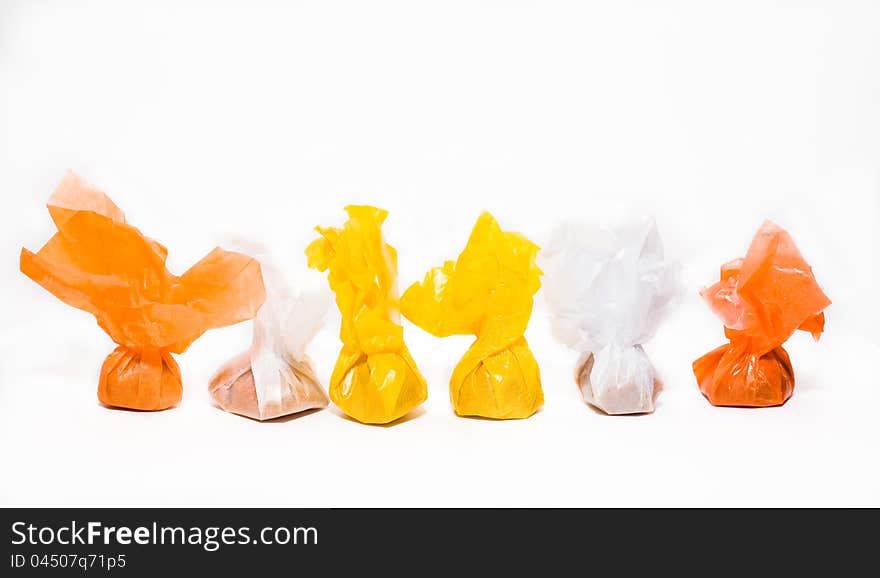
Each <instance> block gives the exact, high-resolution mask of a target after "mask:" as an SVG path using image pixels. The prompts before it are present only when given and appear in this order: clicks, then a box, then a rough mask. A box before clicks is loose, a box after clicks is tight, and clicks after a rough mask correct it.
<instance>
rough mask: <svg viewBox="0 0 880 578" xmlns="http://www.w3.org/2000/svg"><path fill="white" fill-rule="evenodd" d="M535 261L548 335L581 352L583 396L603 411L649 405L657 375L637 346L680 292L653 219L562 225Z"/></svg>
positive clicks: (644, 408)
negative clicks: (602, 224)
mask: <svg viewBox="0 0 880 578" xmlns="http://www.w3.org/2000/svg"><path fill="white" fill-rule="evenodd" d="M539 263H540V265H541V268H542V269H543V270H544V297H545V299H546V301H547V306H548V308H549V311H550V320H551V323H552V326H553V333H554V335H555V336H556V338H557V339H559V340H560V341H561V342H563V343H565V344H566V345H568V346H569V347H571V348H572V349H574V350H576V351H578V352H580V353H581V358H580V360H579V361H578V367H577V370H576V375H575V377H576V379H577V383H578V386H579V387H580V390H581V394H582V395H583V397H584V400H585V401H586V402H587V403H589V404H591V405H593V406H595V407H597V408H599V409H601V410H602V411H604V412H605V413H608V414H632V413H648V412H652V411H654V400H655V393H656V392H655V381H656V379H655V374H654V368H653V366H652V364H651V361H650V360H649V359H648V357H647V355H645V351H644V350H643V349H642V344H644V343H646V342H647V341H648V340H649V339H651V337H652V336H653V335H654V332H655V331H656V330H657V327H658V325H659V324H660V322H661V320H662V319H663V316H664V314H665V313H666V312H667V310H668V309H669V306H670V304H671V303H672V302H673V301H674V300H675V298H676V297H677V296H678V294H679V292H680V285H679V270H678V267H677V266H676V265H673V264H670V263H668V262H667V261H666V260H665V259H664V257H663V245H662V243H661V242H660V236H659V235H658V233H657V226H656V225H655V224H654V222H653V221H651V220H639V221H630V222H625V223H621V224H619V225H618V226H616V227H613V228H605V227H600V226H597V225H594V224H588V223H583V224H576V223H567V224H565V225H563V226H561V227H559V228H557V229H556V230H555V231H554V233H553V236H552V240H551V242H550V243H549V244H548V246H547V247H546V248H545V249H543V250H542V251H541V254H540V255H539Z"/></svg>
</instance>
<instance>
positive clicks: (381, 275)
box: [306, 205, 428, 424]
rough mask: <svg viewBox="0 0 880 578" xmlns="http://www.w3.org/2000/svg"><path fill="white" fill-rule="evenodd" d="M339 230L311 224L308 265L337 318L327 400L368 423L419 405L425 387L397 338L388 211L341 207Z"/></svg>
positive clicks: (391, 418) (394, 258)
mask: <svg viewBox="0 0 880 578" xmlns="http://www.w3.org/2000/svg"><path fill="white" fill-rule="evenodd" d="M345 210H346V212H347V213H348V217H349V218H348V220H347V221H346V222H345V223H344V224H343V226H342V227H339V228H337V227H317V231H318V233H320V235H321V236H320V238H318V239H316V240H315V241H313V242H312V243H311V244H310V245H309V246H308V248H307V249H306V254H307V255H308V258H309V266H310V267H312V268H314V269H317V270H319V271H327V272H328V275H327V280H328V282H329V284H330V288H331V289H332V290H333V292H334V293H335V294H336V305H337V306H338V307H339V312H340V313H341V315H342V325H341V327H340V330H339V337H340V339H341V340H342V351H340V353H339V358H338V359H337V361H336V366H335V367H334V369H333V374H332V375H331V376H330V399H331V400H332V401H333V403H335V404H336V405H337V406H338V407H339V408H340V409H341V410H342V411H343V412H345V413H346V414H347V415H349V416H351V417H352V418H354V419H356V420H358V421H360V422H362V423H369V424H385V423H390V422H393V421H395V420H398V419H400V418H402V417H403V416H405V415H406V414H408V413H409V412H410V411H412V410H413V409H415V408H416V407H418V406H419V405H421V403H422V402H423V401H425V400H426V399H427V397H428V387H427V384H426V383H425V378H424V377H423V376H422V374H421V372H420V371H419V369H418V367H417V366H416V363H415V361H414V360H413V358H412V356H411V355H410V353H409V349H407V347H406V344H405V343H404V341H403V326H401V325H400V323H399V317H400V314H399V309H398V307H399V303H398V294H397V251H396V250H395V249H394V247H392V246H391V245H389V244H388V243H386V242H385V240H384V238H383V236H382V223H383V222H384V221H385V219H386V218H387V216H388V212H387V211H385V210H383V209H378V208H376V207H370V206H366V205H351V206H348V207H346V208H345Z"/></svg>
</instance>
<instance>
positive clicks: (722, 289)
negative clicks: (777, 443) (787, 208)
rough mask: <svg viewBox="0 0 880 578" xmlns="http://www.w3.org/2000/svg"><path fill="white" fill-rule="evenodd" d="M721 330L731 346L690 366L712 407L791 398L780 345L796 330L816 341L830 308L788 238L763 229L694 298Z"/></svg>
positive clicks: (767, 225) (774, 228) (770, 226)
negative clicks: (701, 301)
mask: <svg viewBox="0 0 880 578" xmlns="http://www.w3.org/2000/svg"><path fill="white" fill-rule="evenodd" d="M701 295H702V296H703V298H704V299H705V300H706V301H707V302H708V304H709V307H711V308H712V310H713V311H714V312H715V314H716V315H718V316H719V317H720V318H721V320H722V321H723V322H724V334H725V335H726V336H727V338H728V339H729V340H730V343H728V344H727V345H723V346H721V347H719V348H718V349H716V350H714V351H711V352H709V353H707V354H706V355H704V356H703V357H701V358H699V359H697V360H696V361H695V362H694V375H696V377H697V382H698V383H699V385H700V390H701V391H702V392H703V395H705V396H706V397H707V398H708V399H709V401H710V402H711V403H712V405H732V406H751V407H766V406H773V405H781V404H783V403H785V401H786V400H787V399H788V398H789V397H791V394H792V391H793V390H794V371H793V370H792V367H791V361H790V360H789V357H788V353H787V352H786V351H785V349H783V348H782V344H783V343H785V341H786V340H787V339H788V338H789V337H791V335H792V334H793V333H794V332H795V331H796V330H798V329H800V330H802V331H808V332H810V333H812V334H813V338H814V339H816V340H817V341H818V339H819V336H820V335H821V334H822V331H823V330H824V328H825V314H824V313H823V312H822V311H823V310H824V309H825V308H826V307H828V306H829V305H830V304H831V301H830V300H829V299H828V297H827V296H826V295H825V294H824V293H823V292H822V289H821V288H819V284H818V283H816V279H815V277H813V272H812V269H811V268H810V266H809V265H808V264H807V262H806V261H805V260H804V258H803V257H802V256H801V254H800V252H799V251H798V249H797V247H796V246H795V244H794V241H792V239H791V237H790V236H789V234H788V233H787V232H785V230H783V229H782V228H781V227H779V226H778V225H776V224H775V223H772V222H770V221H765V222H764V224H763V225H762V226H761V229H760V230H759V231H758V233H757V235H755V238H754V239H753V240H752V244H751V246H750V247H749V250H748V253H746V256H745V258H744V259H737V260H736V261H731V262H730V263H727V264H726V265H724V266H723V267H721V280H720V281H719V282H718V283H715V284H714V285H712V286H711V287H707V288H706V289H704V290H703V291H701Z"/></svg>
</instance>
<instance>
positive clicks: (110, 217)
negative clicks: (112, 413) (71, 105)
mask: <svg viewBox="0 0 880 578" xmlns="http://www.w3.org/2000/svg"><path fill="white" fill-rule="evenodd" d="M47 206H48V209H49V214H50V215H51V217H52V220H53V221H54V222H55V226H56V227H57V229H58V232H57V233H56V234H55V235H54V236H52V238H51V239H49V242H47V243H46V244H45V245H44V246H43V248H42V249H40V250H39V251H38V252H37V253H32V252H30V251H28V250H27V249H22V251H21V271H22V273H24V274H25V275H27V276H28V277H30V278H31V279H33V280H34V281H35V282H37V283H39V284H40V285H42V286H43V288H45V289H46V290H47V291H49V292H51V293H52V294H54V295H55V296H56V297H58V298H59V299H61V300H62V301H64V302H65V303H67V304H68V305H71V306H73V307H76V308H78V309H82V310H84V311H88V312H89V313H91V314H93V315H94V316H95V317H96V318H97V320H98V325H99V326H100V327H101V328H102V329H103V330H104V331H106V332H107V334H108V335H109V336H110V338H111V339H113V341H115V342H116V343H117V344H119V347H117V348H116V349H115V350H114V351H113V353H111V354H110V355H109V356H108V357H107V359H106V360H105V361H104V365H103V366H102V367H101V376H100V381H99V384H98V399H99V400H100V401H101V403H103V404H105V405H108V406H114V407H122V408H128V409H137V410H161V409H167V408H170V407H173V406H175V405H177V403H178V402H180V399H181V396H182V385H181V377H180V368H179V367H178V366H177V363H176V362H175V361H174V358H173V357H172V356H171V354H172V353H183V352H184V351H186V349H187V348H188V347H189V345H190V344H191V343H192V342H193V341H194V340H195V339H197V338H198V337H199V336H200V335H201V334H202V333H204V332H205V331H206V330H208V329H211V328H214V327H222V326H224V325H230V324H233V323H238V322H239V321H244V320H246V319H249V318H251V317H253V316H254V315H255V314H256V311H257V309H258V308H259V306H260V304H261V303H262V301H263V298H264V290H263V282H262V279H261V276H260V266H259V264H258V263H257V262H256V261H255V260H253V259H252V258H250V257H248V256H246V255H242V254H240V253H231V252H227V251H224V250H222V249H219V248H217V249H214V250H213V251H211V252H210V253H209V254H208V255H207V256H206V257H205V258H203V259H202V260H201V261H199V262H198V263H196V264H195V265H194V266H193V267H192V268H190V269H189V270H188V271H187V272H186V273H184V274H183V275H182V276H180V277H178V276H176V275H172V274H171V273H170V272H169V271H168V269H167V268H166V267H165V257H166V255H167V250H166V249H165V247H163V246H162V245H160V244H159V243H157V242H156V241H153V240H152V239H149V238H147V237H145V236H144V235H142V234H141V232H140V231H138V230H137V229H135V228H134V227H132V226H130V225H127V224H126V223H125V215H124V214H123V213H122V211H121V210H120V209H119V207H117V206H116V205H115V204H113V202H112V201H111V200H110V199H109V198H108V197H107V196H106V195H105V194H104V193H102V192H101V191H98V190H96V189H94V188H93V187H91V186H90V185H88V184H86V183H85V182H83V181H82V180H81V179H80V178H79V177H77V176H76V175H74V174H73V173H68V174H67V175H65V177H64V179H63V180H62V181H61V184H60V185H59V186H58V188H57V189H56V190H55V192H54V193H53V194H52V196H51V197H50V198H49V202H48V204H47Z"/></svg>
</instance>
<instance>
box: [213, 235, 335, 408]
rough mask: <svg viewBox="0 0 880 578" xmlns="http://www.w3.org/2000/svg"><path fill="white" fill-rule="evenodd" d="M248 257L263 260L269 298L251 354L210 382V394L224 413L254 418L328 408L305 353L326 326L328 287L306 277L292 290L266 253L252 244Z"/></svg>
mask: <svg viewBox="0 0 880 578" xmlns="http://www.w3.org/2000/svg"><path fill="white" fill-rule="evenodd" d="M248 253H250V254H251V255H253V256H254V257H256V258H257V259H258V260H259V261H260V265H261V269H262V272H263V284H264V285H265V287H266V300H265V301H264V302H263V305H262V307H260V310H259V311H258V312H257V315H256V317H255V318H254V336H253V342H252V343H251V348H250V350H248V351H245V352H244V353H242V354H240V355H237V356H236V357H234V358H232V359H231V360H229V362H227V363H226V365H224V366H223V367H222V368H220V370H219V371H218V372H217V373H216V374H215V375H214V377H213V378H211V383H210V386H209V389H210V391H211V395H212V396H213V397H214V400H215V401H216V402H217V404H218V405H219V406H220V407H221V408H223V409H224V410H226V411H228V412H231V413H236V414H239V415H243V416H246V417H249V418H252V419H256V420H268V419H274V418H278V417H282V416H285V415H290V414H295V413H299V412H302V411H306V410H309V409H318V408H325V407H327V405H328V404H329V403H330V399H329V398H328V397H327V393H326V392H325V391H324V388H323V387H322V386H321V383H320V382H319V381H318V378H317V376H316V374H315V370H314V368H313V367H312V362H311V360H310V359H309V357H308V356H307V355H306V347H307V346H308V344H309V342H310V341H311V340H312V339H313V338H314V336H315V334H316V333H317V332H318V330H319V329H320V328H321V326H322V325H323V323H324V317H325V315H326V312H327V307H328V305H329V304H330V295H329V293H328V291H327V289H326V288H323V287H322V288H320V289H318V288H317V287H315V286H314V285H309V284H308V283H305V282H304V280H303V279H300V283H299V284H298V285H299V287H297V288H296V289H294V288H293V287H291V286H290V285H289V284H288V282H287V280H286V279H285V276H284V274H283V272H282V271H281V270H280V269H279V268H278V266H277V264H276V263H275V262H274V261H273V260H272V258H271V257H270V256H269V254H268V252H267V251H266V250H264V249H262V248H259V247H256V246H254V247H250V248H249V250H248ZM313 274H314V275H317V274H316V273H314V272H313Z"/></svg>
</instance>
